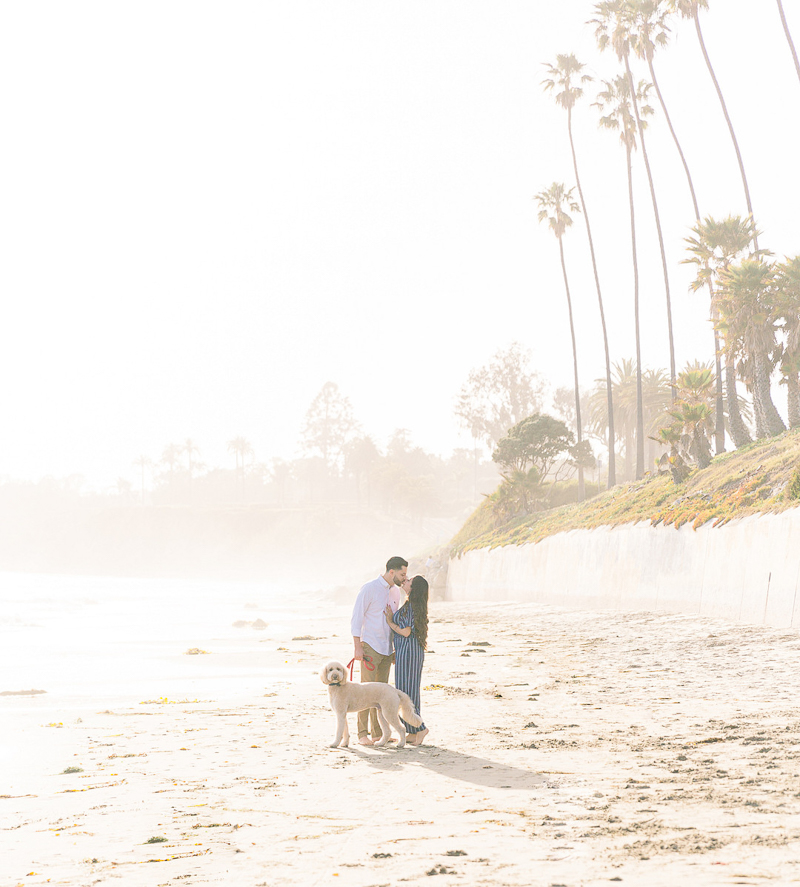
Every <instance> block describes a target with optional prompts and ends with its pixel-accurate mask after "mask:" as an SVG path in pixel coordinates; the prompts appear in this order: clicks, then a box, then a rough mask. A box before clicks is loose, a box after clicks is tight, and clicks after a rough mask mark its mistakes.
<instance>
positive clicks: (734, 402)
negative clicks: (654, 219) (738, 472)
mask: <svg viewBox="0 0 800 887" xmlns="http://www.w3.org/2000/svg"><path fill="white" fill-rule="evenodd" d="M692 231H693V233H694V237H686V238H684V242H685V243H686V244H687V245H688V247H687V249H688V252H689V257H688V258H686V259H683V261H682V264H691V265H696V266H697V276H696V278H695V279H694V281H693V282H692V283H691V284H690V285H689V289H690V290H691V291H692V292H698V291H699V290H701V289H704V288H705V287H708V291H709V293H710V296H711V321H712V324H713V326H714V329H715V331H716V333H717V342H719V333H720V332H721V327H720V323H719V321H720V317H719V308H718V301H717V295H716V290H717V288H718V287H719V281H720V276H721V275H722V274H723V273H724V272H725V271H726V270H727V269H728V268H729V267H730V265H731V264H732V263H733V262H734V261H736V260H737V259H739V258H741V257H742V256H743V255H745V254H749V255H753V256H755V255H760V254H761V253H760V252H759V253H753V252H752V251H751V248H750V244H751V243H753V242H754V241H755V240H756V237H757V235H758V232H757V231H756V227H755V224H754V222H753V220H752V218H750V217H748V218H746V219H743V218H742V217H741V216H728V217H727V218H725V219H722V220H721V221H718V220H716V219H714V218H712V217H711V216H706V218H705V219H704V221H702V222H698V224H697V225H695V226H694V228H692ZM718 353H721V354H723V355H724V356H725V397H726V402H727V414H728V430H729V432H730V435H731V439H732V440H733V444H734V446H735V447H736V448H737V449H738V448H739V447H743V446H745V445H746V444H749V443H751V442H752V439H751V437H750V433H749V432H748V430H747V426H746V425H745V424H744V421H743V419H742V414H741V409H740V406H739V396H738V394H737V393H736V350H735V348H734V347H733V346H732V345H731V347H728V346H727V343H724V342H723V343H720V344H719V351H718ZM717 433H719V429H717Z"/></svg>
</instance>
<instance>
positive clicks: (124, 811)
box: [0, 586, 800, 887]
mask: <svg viewBox="0 0 800 887" xmlns="http://www.w3.org/2000/svg"><path fill="white" fill-rule="evenodd" d="M134 590H135V589H134ZM218 590H219V589H217V591H218ZM258 591H259V589H258V588H257V587H255V586H250V587H242V586H231V587H229V588H228V593H227V594H226V595H225V596H224V598H223V600H222V602H221V603H220V601H219V600H218V599H217V598H216V597H214V594H213V593H212V592H213V589H212V590H211V591H209V596H208V597H207V598H205V600H207V601H211V600H213V601H214V602H215V603H214V607H213V608H211V609H210V610H209V614H210V615H209V618H208V619H198V620H196V621H195V622H192V620H191V619H187V620H185V621H184V622H183V623H181V630H180V631H178V630H177V629H175V628H173V630H172V631H167V630H164V631H161V632H160V633H158V632H156V635H157V636H154V637H150V635H149V634H148V632H147V631H146V630H145V629H144V628H142V629H141V631H140V642H139V646H138V647H137V648H136V655H135V657H130V656H129V655H128V654H129V653H131V651H132V649H133V648H130V649H128V648H125V649H124V650H123V651H122V653H121V654H120V655H121V656H122V659H123V661H130V660H131V658H133V662H132V664H131V667H132V669H133V671H132V672H131V673H130V674H127V675H126V674H123V673H121V672H120V673H119V674H117V673H116V672H114V670H113V669H112V668H111V666H110V665H109V666H108V669H106V670H107V671H108V674H107V675H104V674H103V673H102V672H103V670H104V669H103V667H101V666H98V668H99V670H100V672H101V673H99V674H95V675H94V678H95V681H96V683H95V684H92V685H91V686H90V687H89V689H88V690H87V689H86V688H82V687H80V686H70V681H71V680H75V678H71V677H69V676H68V675H67V676H65V675H64V674H62V675H61V678H59V676H58V675H57V674H56V673H55V672H54V671H53V670H52V666H53V663H54V662H55V663H56V665H57V664H58V662H59V661H60V662H62V664H63V663H64V662H66V661H67V660H66V659H64V658H63V655H62V658H61V659H60V660H59V659H58V658H56V657H53V658H52V661H50V662H48V660H47V655H46V651H40V655H37V656H36V657H29V658H28V659H26V658H25V656H24V655H23V648H25V649H29V648H30V643H26V638H28V639H29V638H33V637H35V635H36V631H37V624H34V623H32V624H31V625H29V626H28V625H15V626H12V628H13V631H10V632H6V633H5V634H4V638H5V639H6V640H9V639H11V640H13V642H14V643H12V644H9V643H6V644H5V646H4V649H5V651H6V653H5V654H4V655H6V657H7V659H6V660H4V662H3V663H0V664H3V665H4V666H5V667H3V669H2V678H0V692H4V693H6V694H11V693H14V694H16V693H18V692H19V691H22V690H30V689H43V690H46V691H47V692H46V693H43V694H37V695H31V696H21V695H4V696H1V697H0V842H1V844H0V846H2V854H0V884H2V885H3V887H5V885H37V884H46V883H49V884H62V885H90V884H103V883H123V884H126V885H128V884H130V885H139V884H141V885H162V884H163V885H166V884H178V883H181V884H220V885H230V884H237V885H239V884H241V885H264V887H272V885H289V884H291V885H297V884H302V885H306V884H308V885H316V884H320V885H322V884H325V885H327V884H351V885H355V887H362V885H363V887H368V885H369V887H377V885H390V884H398V883H412V884H413V883H418V882H424V883H429V882H428V879H429V878H431V877H435V878H436V879H437V880H436V881H435V882H434V883H436V884H441V885H446V884H487V885H488V884H491V885H531V884H534V885H547V887H553V885H567V887H575V885H598V884H608V883H609V882H622V883H628V884H635V885H640V884H647V885H651V884H652V885H675V884H760V883H763V882H766V881H772V882H773V883H780V884H786V883H792V882H795V881H798V880H800V768H799V767H798V758H800V746H798V739H799V738H800V705H798V691H797V687H798V685H799V684H800V637H798V635H797V633H796V632H790V631H779V630H774V629H765V628H760V627H750V626H742V625H731V624H728V623H723V622H717V621H712V620H709V619H699V618H695V617H686V616H680V617H678V616H662V615H654V614H648V613H641V614H615V613H603V612H601V613H597V612H594V613H576V612H566V611H561V610H558V609H555V608H542V607H537V606H533V605H516V604H501V605H497V604H492V605H489V604H454V603H442V602H434V603H433V604H432V606H431V617H432V622H431V626H430V636H429V638H430V640H429V646H430V650H431V652H430V654H429V655H428V657H427V660H426V669H425V673H424V677H423V687H424V689H423V716H424V718H425V721H426V723H427V724H428V726H429V727H430V731H431V732H430V734H429V736H428V738H427V741H426V744H425V745H424V746H422V747H421V748H405V749H402V750H398V749H396V748H392V747H391V746H390V747H388V748H386V749H376V748H363V747H359V746H357V745H354V746H353V747H351V748H349V749H330V748H328V747H327V745H328V743H330V742H331V740H332V738H333V734H334V717H333V715H332V713H331V712H330V709H329V706H328V697H327V691H326V688H325V687H324V686H323V685H322V683H321V682H320V679H319V676H318V672H319V668H320V666H321V665H322V664H323V663H324V662H325V661H327V660H328V659H331V658H336V659H340V660H342V661H344V662H347V661H348V660H349V659H350V657H351V655H352V653H351V642H350V639H349V636H348V634H349V630H348V616H349V611H350V606H349V603H347V602H346V601H345V600H342V599H341V597H339V598H337V599H334V598H332V597H326V596H324V595H322V594H321V593H320V594H319V595H316V596H312V597H298V598H297V599H296V600H295V601H290V602H288V603H287V602H286V601H284V603H283V605H282V609H280V612H277V611H276V608H275V607H270V606H269V605H268V604H267V603H264V602H263V601H261V602H259V601H256V600H251V598H253V597H254V596H255V595H256V594H257V593H258ZM101 592H102V589H99V588H96V589H94V590H93V591H92V592H91V594H92V595H93V596H94V597H93V598H92V600H96V599H97V598H98V595H99V594H101ZM188 592H192V590H191V589H189V590H188ZM188 592H187V593H188ZM262 592H263V589H262ZM354 593H355V589H354ZM192 594H193V595H194V593H193V592H192ZM194 596H195V597H196V595H194ZM198 606H199V605H198ZM120 612H123V611H120ZM276 615H277V618H275V617H276ZM257 619H261V620H262V621H263V622H265V623H267V625H266V627H262V628H258V627H253V624H252V623H253V622H255V621H256V620H257ZM215 620H216V622H215ZM235 622H246V623H248V624H246V625H239V626H234V623H235ZM150 624H158V620H152V619H151V622H150ZM6 627H8V626H6ZM38 628H39V629H40V630H41V631H46V630H47V626H46V625H45V626H44V627H42V626H41V625H39V626H38ZM95 640H96V642H98V643H99V641H100V640H101V639H100V638H99V637H98V638H96V639H95ZM112 640H113V638H112ZM14 644H16V645H17V646H16V647H14ZM117 647H118V645H117ZM9 649H11V650H12V651H13V650H16V652H15V653H14V654H13V661H14V662H17V663H19V662H22V663H23V666H24V667H23V666H20V667H17V668H15V669H11V668H9V667H8V666H9V665H10V663H11V658H12V657H11V656H10V654H8V650H9ZM191 649H196V650H202V651H206V652H195V653H188V652H187V651H188V650H191ZM82 650H83V653H84V654H85V656H86V657H88V659H87V661H91V658H92V641H91V639H84V640H83V641H82ZM107 652H108V655H109V656H111V655H112V653H113V651H107ZM62 653H63V651H62ZM117 653H119V650H118V649H117ZM111 661H112V659H111V658H109V659H108V662H109V663H110V662H111ZM34 662H40V663H41V669H42V670H40V671H38V672H37V671H36V670H35V668H34V665H33V663H34ZM26 670H27V673H26ZM48 675H49V676H50V678H51V680H50V682H49V685H48V680H47V677H48ZM137 675H138V676H139V677H138V679H137V677H136V676H137ZM68 678H69V679H68ZM350 717H351V728H352V727H354V726H355V725H354V721H355V717H354V716H353V715H351V716H350ZM70 771H71V772H70Z"/></svg>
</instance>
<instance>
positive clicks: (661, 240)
mask: <svg viewBox="0 0 800 887" xmlns="http://www.w3.org/2000/svg"><path fill="white" fill-rule="evenodd" d="M625 70H626V71H627V74H628V83H629V84H630V88H631V103H632V105H633V112H634V114H635V115H636V127H637V129H638V130H639V141H640V143H641V146H642V159H643V160H644V166H645V169H646V170H647V181H648V184H649V185H650V198H651V200H652V201H653V213H654V215H655V218H656V231H657V232H658V246H659V249H660V250H661V268H662V271H663V273H664V291H665V293H666V298H667V332H668V334H669V378H670V383H671V385H672V400H673V402H674V401H675V393H676V390H675V376H676V373H675V341H674V337H673V333H672V301H671V299H670V293H669V272H668V270H667V254H666V251H665V249H664V235H663V234H662V232H661V216H660V215H659V213H658V203H657V201H656V189H655V185H654V184H653V173H652V171H651V169H650V160H649V158H648V156H647V146H646V144H645V140H644V127H643V126H642V120H641V118H640V117H639V102H638V101H637V100H636V85H635V83H634V82H633V72H632V71H631V66H630V61H629V59H628V56H627V54H626V55H625Z"/></svg>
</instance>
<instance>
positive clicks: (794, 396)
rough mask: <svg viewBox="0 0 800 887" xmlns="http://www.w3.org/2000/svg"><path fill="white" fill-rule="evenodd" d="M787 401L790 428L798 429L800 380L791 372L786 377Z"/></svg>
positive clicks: (799, 423)
mask: <svg viewBox="0 0 800 887" xmlns="http://www.w3.org/2000/svg"><path fill="white" fill-rule="evenodd" d="M786 401H787V408H788V414H789V415H788V418H789V428H797V427H798V426H800V380H799V379H798V374H797V373H796V372H790V373H788V374H787V376H786Z"/></svg>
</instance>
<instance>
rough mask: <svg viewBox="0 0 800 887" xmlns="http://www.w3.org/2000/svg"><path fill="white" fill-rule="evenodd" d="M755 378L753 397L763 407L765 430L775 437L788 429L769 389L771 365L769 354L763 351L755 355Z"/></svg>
mask: <svg viewBox="0 0 800 887" xmlns="http://www.w3.org/2000/svg"><path fill="white" fill-rule="evenodd" d="M754 358H755V359H754V363H755V374H754V375H755V380H754V384H753V399H754V401H755V402H757V404H758V406H759V407H760V409H761V413H762V420H763V423H764V430H765V431H766V433H767V435H768V436H769V437H774V436H775V435H776V434H780V433H781V432H782V431H786V426H785V425H784V424H783V419H781V417H780V415H779V413H778V411H777V410H776V409H775V404H774V403H773V402H772V396H771V394H770V390H769V376H770V365H769V360H768V359H767V356H766V355H765V354H763V353H762V352H761V351H756V353H755V355H754Z"/></svg>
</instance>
